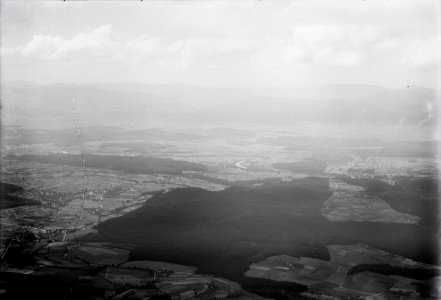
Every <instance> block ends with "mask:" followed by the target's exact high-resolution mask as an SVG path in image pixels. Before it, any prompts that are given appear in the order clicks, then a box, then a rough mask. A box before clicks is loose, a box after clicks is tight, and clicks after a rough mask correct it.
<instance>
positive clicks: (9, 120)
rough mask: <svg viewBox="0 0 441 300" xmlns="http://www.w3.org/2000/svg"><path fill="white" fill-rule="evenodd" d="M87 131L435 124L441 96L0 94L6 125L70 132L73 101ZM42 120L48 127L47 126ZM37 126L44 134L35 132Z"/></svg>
mask: <svg viewBox="0 0 441 300" xmlns="http://www.w3.org/2000/svg"><path fill="white" fill-rule="evenodd" d="M73 92H74V94H75V97H76V109H77V111H78V115H79V118H80V121H81V124H82V125H83V126H122V127H129V126H133V125H134V124H135V126H136V125H138V124H147V123H149V122H151V123H154V122H156V121H161V122H166V123H169V122H178V123H179V122H184V123H185V122H202V123H205V122H221V123H222V122H258V123H261V122H269V123H279V122H280V123H292V122H331V123H343V124H344V123H368V124H369V123H375V124H413V125H425V126H427V125H432V126H433V125H436V124H437V121H438V119H437V118H438V115H439V113H438V112H439V95H440V92H439V90H434V89H428V88H420V87H408V88H404V89H388V88H384V87H379V86H369V85H322V86H317V87H316V88H279V87H265V88H258V89H246V88H244V89H240V88H222V87H198V86H189V85H144V84H122V83H121V84H97V85H91V84H88V85H79V86H74V87H73V86H71V85H67V84H66V85H64V84H56V85H39V84H30V83H20V82H14V83H11V84H4V85H3V90H2V99H1V104H2V120H3V122H4V124H5V125H22V126H24V127H28V128H60V127H62V128H69V127H72V124H73V108H72V95H73ZM42 120H45V122H42ZM38 126H40V127H38Z"/></svg>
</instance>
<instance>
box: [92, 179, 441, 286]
mask: <svg viewBox="0 0 441 300" xmlns="http://www.w3.org/2000/svg"><path fill="white" fill-rule="evenodd" d="M329 195H330V191H329V183H328V180H327V179H325V178H305V179H299V180H296V181H292V182H286V183H269V184H264V185H262V186H258V187H231V188H228V189H226V190H223V191H219V192H209V191H205V190H202V189H195V188H186V189H175V190H172V191H170V192H168V193H165V194H161V195H157V196H155V197H153V198H152V199H150V200H149V201H148V202H147V203H146V204H145V205H144V206H143V207H142V208H140V209H138V210H136V211H133V212H130V213H128V214H126V215H124V216H122V217H120V218H116V219H112V220H109V221H106V222H104V223H101V224H100V225H99V226H98V230H99V234H98V235H92V236H88V237H86V238H85V239H86V240H94V241H112V242H117V243H129V244H135V245H138V246H137V248H135V249H134V250H133V251H132V253H131V259H132V260H142V259H149V260H160V261H168V262H174V263H179V264H186V265H193V266H197V267H198V270H199V272H202V273H210V274H215V275H220V276H223V277H226V278H229V279H232V280H239V281H240V280H241V279H242V278H243V277H242V274H243V273H244V271H245V270H246V269H247V268H248V266H249V265H250V264H251V263H252V262H256V261H259V260H262V259H264V258H265V257H267V256H269V255H279V254H287V255H291V256H308V257H316V258H321V259H329V256H328V255H329V254H328V252H327V249H326V247H325V246H326V245H328V244H356V243H365V244H370V245H372V246H374V247H377V248H380V249H384V250H386V251H389V252H392V253H397V254H399V255H402V256H405V257H410V258H412V259H415V260H418V261H424V262H431V263H433V262H436V260H437V254H436V252H437V250H436V249H437V238H436V229H435V228H431V227H430V226H426V227H424V226H415V225H407V224H406V225H404V224H390V223H357V222H329V221H327V220H326V219H325V218H324V217H322V215H321V214H320V212H319V208H320V207H321V205H322V203H323V201H325V200H326V199H327V198H328V197H329ZM410 241H411V242H410Z"/></svg>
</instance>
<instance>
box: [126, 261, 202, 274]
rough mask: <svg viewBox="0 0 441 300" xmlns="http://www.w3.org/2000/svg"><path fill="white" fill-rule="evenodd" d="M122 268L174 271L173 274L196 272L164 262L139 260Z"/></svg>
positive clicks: (188, 267)
mask: <svg viewBox="0 0 441 300" xmlns="http://www.w3.org/2000/svg"><path fill="white" fill-rule="evenodd" d="M121 267H122V268H139V269H149V270H154V271H159V270H173V272H181V273H192V274H193V273H194V272H196V268H195V267H191V266H185V265H178V264H172V263H167V262H162V261H153V260H139V261H129V262H126V263H124V264H122V265H121Z"/></svg>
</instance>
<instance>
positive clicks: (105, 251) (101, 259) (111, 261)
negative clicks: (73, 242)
mask: <svg viewBox="0 0 441 300" xmlns="http://www.w3.org/2000/svg"><path fill="white" fill-rule="evenodd" d="M72 255H74V256H75V257H78V258H80V259H81V260H84V261H87V262H88V263H91V264H96V265H118V264H121V263H123V262H126V261H127V259H128V258H129V251H128V250H125V249H120V248H111V247H104V246H101V247H100V246H92V245H90V246H89V245H81V246H79V247H77V248H75V249H73V250H72Z"/></svg>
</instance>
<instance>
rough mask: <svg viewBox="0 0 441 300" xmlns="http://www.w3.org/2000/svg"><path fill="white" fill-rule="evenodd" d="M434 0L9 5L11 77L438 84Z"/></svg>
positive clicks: (6, 50) (5, 24) (6, 76)
mask: <svg viewBox="0 0 441 300" xmlns="http://www.w3.org/2000/svg"><path fill="white" fill-rule="evenodd" d="M440 10H441V9H440V3H439V1H430V0H424V1H421V0H415V1H406V0H396V1H387V0H381V1H380V0H378V1H375V0H366V1H363V0H358V1H350V0H334V1H330V0H323V1H318V0H308V1H269V0H267V1H204V2H203V1H165V2H164V1H155V2H146V1H144V2H107V1H104V2H103V1H101V2H60V1H56V2H35V1H28V2H23V1H2V3H1V73H2V74H1V75H2V80H27V81H36V82H48V83H52V82H67V83H68V82H76V83H77V82H82V83H91V82H145V83H166V84H167V83H191V84H198V85H219V86H251V87H253V86H263V85H294V86H301V85H305V84H306V85H315V84H329V83H331V84H332V83H343V84H352V83H357V84H378V85H383V86H390V87H404V86H406V85H420V86H428V87H437V88H439V87H440V86H439V82H440V78H441V77H440V56H441V55H440V53H441V51H440V45H441V41H440V19H439V17H440Z"/></svg>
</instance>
